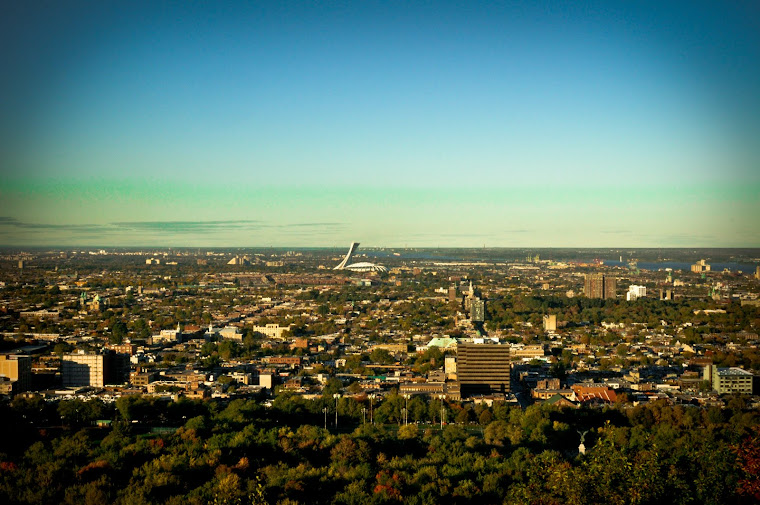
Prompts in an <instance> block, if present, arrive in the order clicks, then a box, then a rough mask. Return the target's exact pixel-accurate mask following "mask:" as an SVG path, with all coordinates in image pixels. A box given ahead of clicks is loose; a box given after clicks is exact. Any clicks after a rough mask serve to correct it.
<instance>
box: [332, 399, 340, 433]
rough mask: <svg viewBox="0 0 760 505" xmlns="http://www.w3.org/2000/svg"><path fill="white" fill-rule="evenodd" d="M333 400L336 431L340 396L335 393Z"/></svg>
mask: <svg viewBox="0 0 760 505" xmlns="http://www.w3.org/2000/svg"><path fill="white" fill-rule="evenodd" d="M333 398H335V429H338V398H340V395H339V394H338V393H335V394H334V395H333Z"/></svg>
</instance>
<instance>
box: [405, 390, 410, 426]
mask: <svg viewBox="0 0 760 505" xmlns="http://www.w3.org/2000/svg"><path fill="white" fill-rule="evenodd" d="M411 397H412V395H410V394H405V395H404V400H405V402H404V424H405V425H406V424H409V417H408V416H409V398H411Z"/></svg>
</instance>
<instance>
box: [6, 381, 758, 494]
mask: <svg viewBox="0 0 760 505" xmlns="http://www.w3.org/2000/svg"><path fill="white" fill-rule="evenodd" d="M412 400H414V401H415V402H418V403H415V406H414V409H415V412H416V413H415V414H414V415H413V417H415V418H417V417H419V418H421V419H422V420H424V421H430V420H431V416H440V408H441V407H443V410H444V412H445V414H444V415H445V416H446V418H447V423H448V424H445V425H444V426H443V429H441V427H440V424H437V425H434V424H417V423H415V422H412V419H413V417H410V418H409V421H410V424H408V425H405V424H404V423H403V422H402V415H401V414H403V411H402V410H401V409H405V408H408V409H409V411H410V413H411V411H412V409H413V405H411V401H412ZM412 400H409V403H407V402H406V399H405V398H403V397H399V396H398V395H390V396H389V397H388V398H386V399H385V400H383V402H381V403H380V404H379V405H378V403H377V402H375V404H374V408H373V414H374V418H375V422H376V424H374V425H373V424H370V416H369V412H368V411H364V410H362V409H364V408H366V407H368V405H367V404H366V402H354V404H351V403H350V402H349V401H348V399H346V398H341V399H339V400H338V414H339V419H338V428H340V431H339V430H337V429H336V427H335V426H333V424H334V408H335V400H334V399H333V398H332V397H328V396H325V397H324V398H322V399H318V400H315V401H307V400H303V399H301V398H299V397H293V396H289V395H280V396H278V397H277V398H276V399H275V400H274V402H273V403H272V405H271V406H270V407H266V406H264V404H263V403H262V402H261V401H259V400H256V399H251V400H234V401H230V402H225V403H222V402H217V401H206V402H196V401H186V400H183V401H179V402H172V403H167V402H164V401H161V400H156V399H149V398H142V397H128V398H122V399H120V400H118V401H117V402H115V404H103V403H101V402H99V401H97V400H91V401H87V402H84V401H80V400H72V401H64V402H60V403H58V404H57V405H56V404H54V403H46V402H43V401H42V400H40V399H31V400H24V399H16V400H14V401H13V403H6V404H4V405H2V407H1V410H0V419H1V420H2V429H3V437H2V446H0V503H8V504H14V503H35V504H37V503H42V504H46V503H50V504H53V503H55V504H58V503H71V504H73V503H77V504H83V503H84V504H95V503H97V504H102V503H117V504H125V505H126V504H129V505H139V504H149V503H154V504H209V503H214V504H264V503H269V504H273V505H274V504H291V505H292V504H295V503H304V504H306V503H309V504H312V503H315V504H320V503H325V504H327V503H336V504H364V503H372V504H386V503H402V502H403V503H411V504H458V503H485V504H488V503H508V504H512V503H514V504H518V503H519V504H524V503H536V504H539V503H540V504H554V503H556V504H564V503H575V504H592V503H605V504H607V503H613V504H614V503H619V504H627V503H631V504H634V503H635V504H646V503H652V504H654V503H673V504H691V503H705V504H730V503H745V504H746V503H757V502H758V501H760V492H759V491H758V489H760V488H759V487H758V484H759V481H758V474H757V471H756V468H757V465H758V462H760V440H759V439H758V431H757V430H758V415H757V414H756V413H755V412H753V411H749V410H746V409H744V408H743V406H741V404H740V403H739V402H737V405H739V406H737V407H736V408H734V409H730V408H729V409H724V410H721V409H716V408H711V409H702V408H698V407H692V406H670V405H667V404H666V403H664V402H658V403H653V404H650V405H646V406H639V407H636V408H630V409H618V408H602V409H586V408H583V409H559V408H555V407H549V406H532V407H529V408H528V409H527V410H525V411H523V410H521V409H519V408H511V407H506V406H504V405H495V406H494V407H486V406H478V407H472V406H470V407H465V406H463V405H461V404H459V403H448V402H445V403H444V404H443V405H441V404H440V402H438V401H437V400H435V401H430V402H428V401H425V400H422V399H421V398H414V399H412ZM324 409H327V412H325V411H324ZM467 409H469V410H470V411H471V412H470V413H468V414H467V416H464V415H461V416H460V415H459V413H460V412H464V411H466V410H467ZM476 409H477V410H476ZM470 414H472V416H471V417H470ZM325 417H326V418H327V425H328V429H325V428H324V419H325ZM104 418H105V419H110V420H112V423H111V425H110V426H109V427H106V428H95V427H91V425H92V421H93V420H95V419H104ZM364 420H366V423H364V422H363V421H364ZM438 420H440V417H438ZM167 427H169V428H167ZM581 434H584V439H585V440H584V444H585V446H586V447H587V451H586V454H585V455H583V454H579V453H578V444H579V442H580V438H581ZM753 465H754V466H753ZM753 469H754V470H753ZM753 493H754V494H753Z"/></svg>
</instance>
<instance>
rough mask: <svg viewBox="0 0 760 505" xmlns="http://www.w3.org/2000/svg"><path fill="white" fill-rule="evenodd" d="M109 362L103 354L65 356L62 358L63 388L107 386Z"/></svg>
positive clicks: (82, 352)
mask: <svg viewBox="0 0 760 505" xmlns="http://www.w3.org/2000/svg"><path fill="white" fill-rule="evenodd" d="M106 372H107V361H106V357H105V355H103V354H85V353H84V351H81V352H79V353H75V354H64V355H63V357H62V358H61V378H62V380H63V387H76V386H93V387H103V386H105V385H106Z"/></svg>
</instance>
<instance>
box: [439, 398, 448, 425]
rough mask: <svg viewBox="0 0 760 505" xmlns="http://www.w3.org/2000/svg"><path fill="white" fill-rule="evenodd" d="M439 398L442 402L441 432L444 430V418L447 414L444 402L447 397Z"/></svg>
mask: <svg viewBox="0 0 760 505" xmlns="http://www.w3.org/2000/svg"><path fill="white" fill-rule="evenodd" d="M438 398H439V399H440V400H441V430H443V416H444V415H445V414H446V411H445V410H444V409H445V407H444V404H443V400H444V399H445V398H446V395H439V396H438Z"/></svg>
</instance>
